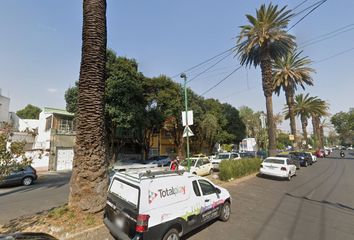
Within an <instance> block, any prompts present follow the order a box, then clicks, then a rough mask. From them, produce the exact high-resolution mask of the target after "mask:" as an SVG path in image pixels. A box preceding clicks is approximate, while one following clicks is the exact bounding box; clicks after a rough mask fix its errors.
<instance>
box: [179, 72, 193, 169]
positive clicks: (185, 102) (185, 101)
mask: <svg viewBox="0 0 354 240" xmlns="http://www.w3.org/2000/svg"><path fill="white" fill-rule="evenodd" d="M180 77H181V78H183V79H184V84H183V88H184V106H185V111H186V128H187V131H186V135H187V144H186V145H187V151H186V152H187V164H188V165H187V169H188V172H189V171H190V167H191V165H190V160H189V131H188V98H187V75H186V74H185V73H181V75H180Z"/></svg>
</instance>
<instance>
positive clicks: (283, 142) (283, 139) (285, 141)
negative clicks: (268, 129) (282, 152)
mask: <svg viewBox="0 0 354 240" xmlns="http://www.w3.org/2000/svg"><path fill="white" fill-rule="evenodd" d="M291 145H292V142H291V141H290V140H289V134H287V133H283V132H279V133H278V135H277V149H285V147H287V146H291Z"/></svg>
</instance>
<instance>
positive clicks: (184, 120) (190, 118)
mask: <svg viewBox="0 0 354 240" xmlns="http://www.w3.org/2000/svg"><path fill="white" fill-rule="evenodd" d="M187 119H188V121H187ZM182 124H183V126H191V125H193V111H192V110H190V111H188V114H187V116H186V111H182Z"/></svg>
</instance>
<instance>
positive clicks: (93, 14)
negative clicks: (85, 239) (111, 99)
mask: <svg viewBox="0 0 354 240" xmlns="http://www.w3.org/2000/svg"><path fill="white" fill-rule="evenodd" d="M106 46H107V28H106V1H105V0H84V1H83V28H82V53H81V66H80V77H79V88H78V98H77V111H76V119H77V121H76V146H75V155H74V164H73V171H72V175H71V180H70V194H69V206H70V208H72V209H75V210H78V211H79V212H88V213H96V212H99V211H102V210H103V208H104V207H105V205H106V200H107V199H106V191H107V186H108V177H107V155H106V153H107V151H106V143H105V139H106V131H105V117H104V111H105V108H104V106H105V103H104V95H105V94H104V93H105V80H106V77H105V64H106V48H107V47H106Z"/></svg>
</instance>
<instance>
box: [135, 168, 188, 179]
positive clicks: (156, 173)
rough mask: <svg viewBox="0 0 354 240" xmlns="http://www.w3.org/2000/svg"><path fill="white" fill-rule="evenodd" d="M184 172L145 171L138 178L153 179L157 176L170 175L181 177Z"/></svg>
mask: <svg viewBox="0 0 354 240" xmlns="http://www.w3.org/2000/svg"><path fill="white" fill-rule="evenodd" d="M184 172H185V171H184V170H177V171H171V170H164V171H151V170H147V171H145V172H141V173H139V178H142V177H152V178H154V177H155V176H159V175H170V174H171V175H172V174H177V175H182V174H183V173H184Z"/></svg>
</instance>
